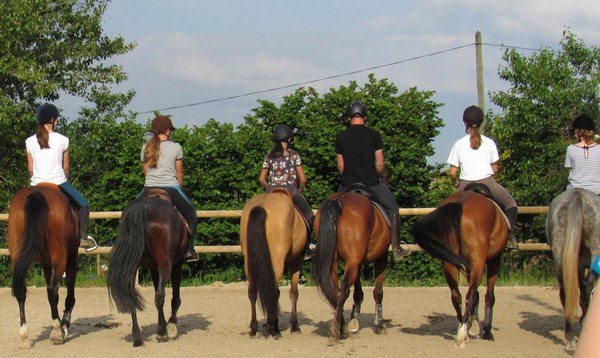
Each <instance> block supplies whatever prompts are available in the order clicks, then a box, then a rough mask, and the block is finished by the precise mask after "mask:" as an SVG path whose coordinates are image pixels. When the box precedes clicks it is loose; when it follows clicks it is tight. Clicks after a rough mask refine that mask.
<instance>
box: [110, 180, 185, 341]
mask: <svg viewBox="0 0 600 358" xmlns="http://www.w3.org/2000/svg"><path fill="white" fill-rule="evenodd" d="M148 195H149V196H145V197H140V198H138V199H136V200H134V201H133V202H131V203H130V204H129V205H128V206H127V207H126V208H125V209H124V210H123V217H122V218H121V223H120V228H119V237H118V238H117V240H116V241H115V243H114V245H113V248H112V251H111V254H110V267H109V270H108V278H107V279H108V291H109V295H110V296H111V297H112V299H113V300H114V302H115V304H116V306H117V309H118V311H119V312H121V313H129V314H131V319H132V322H133V327H132V330H131V332H132V335H133V346H134V347H139V346H141V345H142V344H143V342H142V336H141V331H140V327H139V325H138V321H137V310H140V311H141V310H143V309H144V307H145V303H144V299H143V297H142V296H141V294H140V292H139V291H138V290H137V289H136V273H137V270H138V267H143V268H146V269H148V270H149V271H150V276H151V277H152V283H153V284H154V290H155V296H154V304H155V306H156V309H157V310H158V324H157V332H156V338H157V340H158V341H159V342H165V341H168V340H169V339H170V338H175V337H176V336H177V327H176V325H177V310H178V309H179V306H180V305H181V298H180V285H181V277H182V272H181V267H182V264H183V258H184V255H185V253H186V250H187V244H188V241H187V240H188V232H187V229H186V223H185V220H184V219H183V217H182V216H181V215H180V214H179V213H178V212H177V211H176V210H175V208H174V207H173V204H171V202H170V200H168V199H169V195H168V193H166V192H165V191H161V192H159V193H157V194H153V192H152V191H151V192H150V193H148ZM152 195H157V196H152ZM159 196H160V197H159ZM169 280H171V286H172V291H173V296H172V299H171V317H170V318H169V321H168V324H167V321H166V319H165V314H164V310H163V307H164V303H165V287H166V285H167V283H168V282H169Z"/></svg>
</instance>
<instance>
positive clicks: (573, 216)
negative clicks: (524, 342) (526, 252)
mask: <svg viewBox="0 0 600 358" xmlns="http://www.w3.org/2000/svg"><path fill="white" fill-rule="evenodd" d="M546 237H547V239H548V244H550V246H551V247H552V255H553V257H554V268H555V273H556V278H557V280H558V285H559V288H560V289H559V296H560V303H561V304H562V306H563V308H564V319H565V338H566V341H567V342H566V345H565V348H566V349H567V350H569V351H572V350H575V346H576V340H575V334H574V332H573V326H574V325H575V316H576V315H577V311H578V307H577V303H578V302H579V305H580V306H581V318H580V321H581V322H582V321H583V319H584V318H585V316H586V313H587V310H588V306H589V304H590V297H591V293H592V289H593V288H594V285H595V283H596V275H595V274H594V273H593V272H592V270H590V265H591V263H592V260H593V259H594V257H596V255H598V254H600V197H598V195H597V194H595V193H593V192H591V191H589V190H586V189H580V188H577V189H569V190H567V191H565V192H563V193H562V194H560V195H559V196H557V197H556V198H554V200H552V203H551V204H550V208H549V211H548V218H547V220H546Z"/></svg>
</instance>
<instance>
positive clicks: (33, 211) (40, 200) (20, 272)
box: [12, 192, 49, 301]
mask: <svg viewBox="0 0 600 358" xmlns="http://www.w3.org/2000/svg"><path fill="white" fill-rule="evenodd" d="M24 211H25V227H24V230H23V236H22V237H21V245H20V249H19V253H18V256H17V257H16V259H15V260H14V261H13V275H12V295H13V296H14V297H15V298H16V299H17V301H23V300H25V295H26V293H27V288H26V284H25V279H26V278H27V270H28V269H29V266H30V265H31V264H32V263H33V261H34V260H35V257H36V256H37V255H38V254H39V253H40V252H41V251H42V249H43V248H44V240H45V238H46V237H47V236H48V220H49V214H48V213H49V208H48V202H47V201H46V198H45V197H44V195H42V194H41V193H40V192H33V193H31V194H29V195H28V196H27V199H25V207H24Z"/></svg>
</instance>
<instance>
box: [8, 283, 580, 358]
mask: <svg viewBox="0 0 600 358" xmlns="http://www.w3.org/2000/svg"><path fill="white" fill-rule="evenodd" d="M28 292H29V293H28V300H27V305H26V311H27V317H28V327H29V337H30V339H31V340H32V344H33V346H32V348H31V349H30V350H27V351H23V350H20V349H19V347H18V340H19V339H18V329H19V312H18V306H17V303H16V300H15V299H14V298H13V297H12V296H11V294H10V289H9V288H1V289H0V302H1V304H0V317H3V318H4V320H2V322H1V323H0V332H1V333H2V335H0V356H2V357H22V356H31V355H32V354H35V355H36V356H50V357H86V358H88V357H125V356H127V357H142V356H143V357H192V356H201V357H280V356H286V357H319V356H320V357H325V356H327V357H349V356H357V357H463V358H464V357H536V358H539V357H570V356H571V354H570V353H567V352H565V351H564V349H563V333H562V330H563V323H562V309H561V307H560V303H559V300H558V292H557V290H556V288H549V287H498V288H497V289H496V306H495V310H494V322H493V326H494V328H493V334H494V336H495V341H493V342H491V341H484V340H481V339H478V340H471V341H470V342H469V343H468V344H467V346H466V348H464V349H456V348H455V347H454V335H455V334H456V329H457V323H456V318H455V314H454V310H453V308H452V304H451V303H450V294H449V290H448V288H446V287H439V288H388V287H386V288H384V301H383V314H384V317H385V319H386V320H387V323H386V328H387V332H385V333H384V334H381V335H377V334H375V333H374V332H373V330H372V329H371V323H372V321H373V319H374V303H373V300H372V295H371V288H365V301H364V302H363V306H362V315H361V317H360V323H361V329H360V330H359V331H358V333H356V334H352V335H350V336H349V337H348V338H347V339H345V340H343V341H340V342H337V343H333V342H332V341H331V340H330V339H329V333H328V332H329V327H330V321H331V318H332V311H331V309H330V308H329V307H328V305H327V303H326V302H325V301H324V300H323V299H322V298H321V296H319V294H318V293H317V290H316V289H315V288H314V287H301V288H300V298H299V307H298V310H299V314H300V316H299V318H300V325H301V329H302V333H300V334H294V335H292V334H291V333H290V332H289V314H290V302H289V299H288V293H287V292H288V287H283V288H282V291H281V300H280V306H281V311H282V316H281V319H280V328H281V330H282V337H281V338H280V339H278V340H274V339H265V338H254V339H251V338H249V337H248V335H247V332H248V323H249V321H250V304H249V302H248V298H247V294H246V285H245V284H244V283H239V284H229V285H223V284H213V285H211V286H205V287H193V288H184V289H182V301H183V302H182V305H181V309H180V310H179V324H178V330H179V336H178V339H176V340H173V341H170V342H165V343H158V342H157V341H156V339H155V334H154V333H155V331H156V319H157V318H156V317H157V316H156V309H155V308H154V304H153V302H154V293H153V290H152V289H151V288H142V293H143V295H144V297H145V299H146V303H147V307H146V310H144V311H143V312H142V313H140V314H139V315H138V317H139V321H140V325H141V328H142V335H143V338H144V346H143V347H140V348H133V346H132V338H131V318H130V317H129V316H128V315H124V314H119V313H118V312H117V311H116V308H114V307H113V308H111V307H110V305H109V300H108V295H107V291H106V289H105V288H80V289H77V290H76V298H77V304H76V305H75V310H74V312H73V321H72V325H71V329H70V331H69V336H68V337H67V340H66V342H65V344H64V345H52V344H51V343H50V341H49V340H48V336H49V334H50V311H49V307H48V303H47V300H46V291H45V289H44V288H30V289H29V291H28ZM60 293H61V307H62V304H63V299H64V295H65V294H66V291H65V289H64V288H63V289H61V291H60ZM480 293H482V291H481V290H480ZM463 294H464V292H463ZM482 296H483V294H482ZM168 298H169V300H170V291H169V295H168ZM350 301H351V299H350V300H349V301H347V302H346V317H348V316H349V309H350V308H351V306H352V303H351V302H350ZM482 305H483V303H482ZM482 305H481V307H480V315H481V316H482V317H483V307H482ZM61 311H62V309H61ZM169 311H170V309H169ZM169 311H168V312H167V314H169V313H170V312H169ZM259 319H260V322H259V324H262V323H264V317H263V316H262V314H260V315H259Z"/></svg>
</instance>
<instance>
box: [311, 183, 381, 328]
mask: <svg viewBox="0 0 600 358" xmlns="http://www.w3.org/2000/svg"><path fill="white" fill-rule="evenodd" d="M314 227H315V235H316V237H317V243H316V248H315V254H314V256H313V269H314V274H315V279H316V281H317V287H318V289H319V291H320V292H321V293H322V294H323V296H325V299H326V300H327V302H329V304H330V305H331V307H332V308H333V309H334V310H335V316H334V320H333V325H332V329H331V334H332V337H333V338H334V339H336V340H337V339H339V338H344V337H346V336H347V331H346V328H348V329H349V330H350V331H352V332H356V331H358V329H359V322H358V318H359V314H360V305H361V303H362V301H363V296H364V295H363V291H362V287H361V283H360V268H361V265H363V264H367V263H371V262H372V263H374V265H375V287H374V288H373V298H374V299H375V331H376V332H377V333H379V332H381V331H383V330H384V326H383V310H382V305H381V303H382V301H383V275H384V271H385V268H386V266H387V260H388V248H389V246H390V229H389V225H388V223H387V222H386V220H385V217H384V216H383V214H382V213H381V211H380V210H379V209H378V208H376V207H375V206H374V204H373V203H371V201H370V200H369V198H367V197H366V196H364V195H362V194H359V193H336V194H333V195H331V196H329V197H328V198H327V199H325V201H324V202H323V203H322V204H321V207H320V208H319V211H318V212H317V215H316V218H315V226H314ZM338 260H339V261H342V262H344V267H345V268H344V276H343V278H342V280H341V284H339V282H338ZM353 285H354V295H353V297H354V305H353V307H352V314H351V316H350V318H351V320H350V322H349V323H348V327H345V321H344V303H345V302H346V299H348V296H350V288H351V287H352V286H353Z"/></svg>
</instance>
